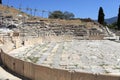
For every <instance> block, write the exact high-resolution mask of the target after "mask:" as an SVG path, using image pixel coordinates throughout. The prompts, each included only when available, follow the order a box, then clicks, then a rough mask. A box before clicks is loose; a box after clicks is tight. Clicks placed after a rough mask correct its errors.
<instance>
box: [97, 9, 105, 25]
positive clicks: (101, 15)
mask: <svg viewBox="0 0 120 80" xmlns="http://www.w3.org/2000/svg"><path fill="white" fill-rule="evenodd" d="M104 16H105V15H104V12H103V8H102V7H100V8H99V13H98V22H99V23H100V24H102V25H104Z"/></svg>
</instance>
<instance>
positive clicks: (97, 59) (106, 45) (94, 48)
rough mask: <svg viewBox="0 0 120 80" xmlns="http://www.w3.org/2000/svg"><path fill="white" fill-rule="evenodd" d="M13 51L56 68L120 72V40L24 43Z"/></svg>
mask: <svg viewBox="0 0 120 80" xmlns="http://www.w3.org/2000/svg"><path fill="white" fill-rule="evenodd" d="M9 54H10V55H11V56H14V57H16V58H19V59H21V60H25V61H29V62H32V63H35V64H39V65H44V66H48V67H52V68H59V69H66V70H75V71H81V72H90V73H115V74H120V43H116V42H113V41H109V40H80V41H77V40H75V41H71V42H48V43H42V44H35V45H28V46H24V47H21V48H18V49H15V50H13V51H11V52H10V53H9Z"/></svg>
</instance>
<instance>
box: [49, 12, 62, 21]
mask: <svg viewBox="0 0 120 80" xmlns="http://www.w3.org/2000/svg"><path fill="white" fill-rule="evenodd" d="M49 18H52V19H63V12H61V11H53V12H51V13H50V14H49Z"/></svg>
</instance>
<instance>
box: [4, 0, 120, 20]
mask: <svg viewBox="0 0 120 80" xmlns="http://www.w3.org/2000/svg"><path fill="white" fill-rule="evenodd" d="M3 4H5V5H6V4H8V5H10V6H14V7H16V8H18V7H19V6H20V4H21V5H22V8H26V7H29V8H33V9H35V8H36V9H39V10H46V11H54V10H61V11H69V12H72V13H74V14H75V17H78V18H92V19H97V16H98V10H99V7H100V6H101V7H103V9H104V13H105V18H110V17H113V16H117V14H118V8H119V5H120V0H3ZM36 15H39V16H41V15H42V14H41V12H37V13H36ZM46 15H47V12H46V13H45V14H44V16H46Z"/></svg>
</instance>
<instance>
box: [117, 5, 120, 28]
mask: <svg viewBox="0 0 120 80" xmlns="http://www.w3.org/2000/svg"><path fill="white" fill-rule="evenodd" d="M117 28H118V30H120V6H119V12H118V19H117Z"/></svg>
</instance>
